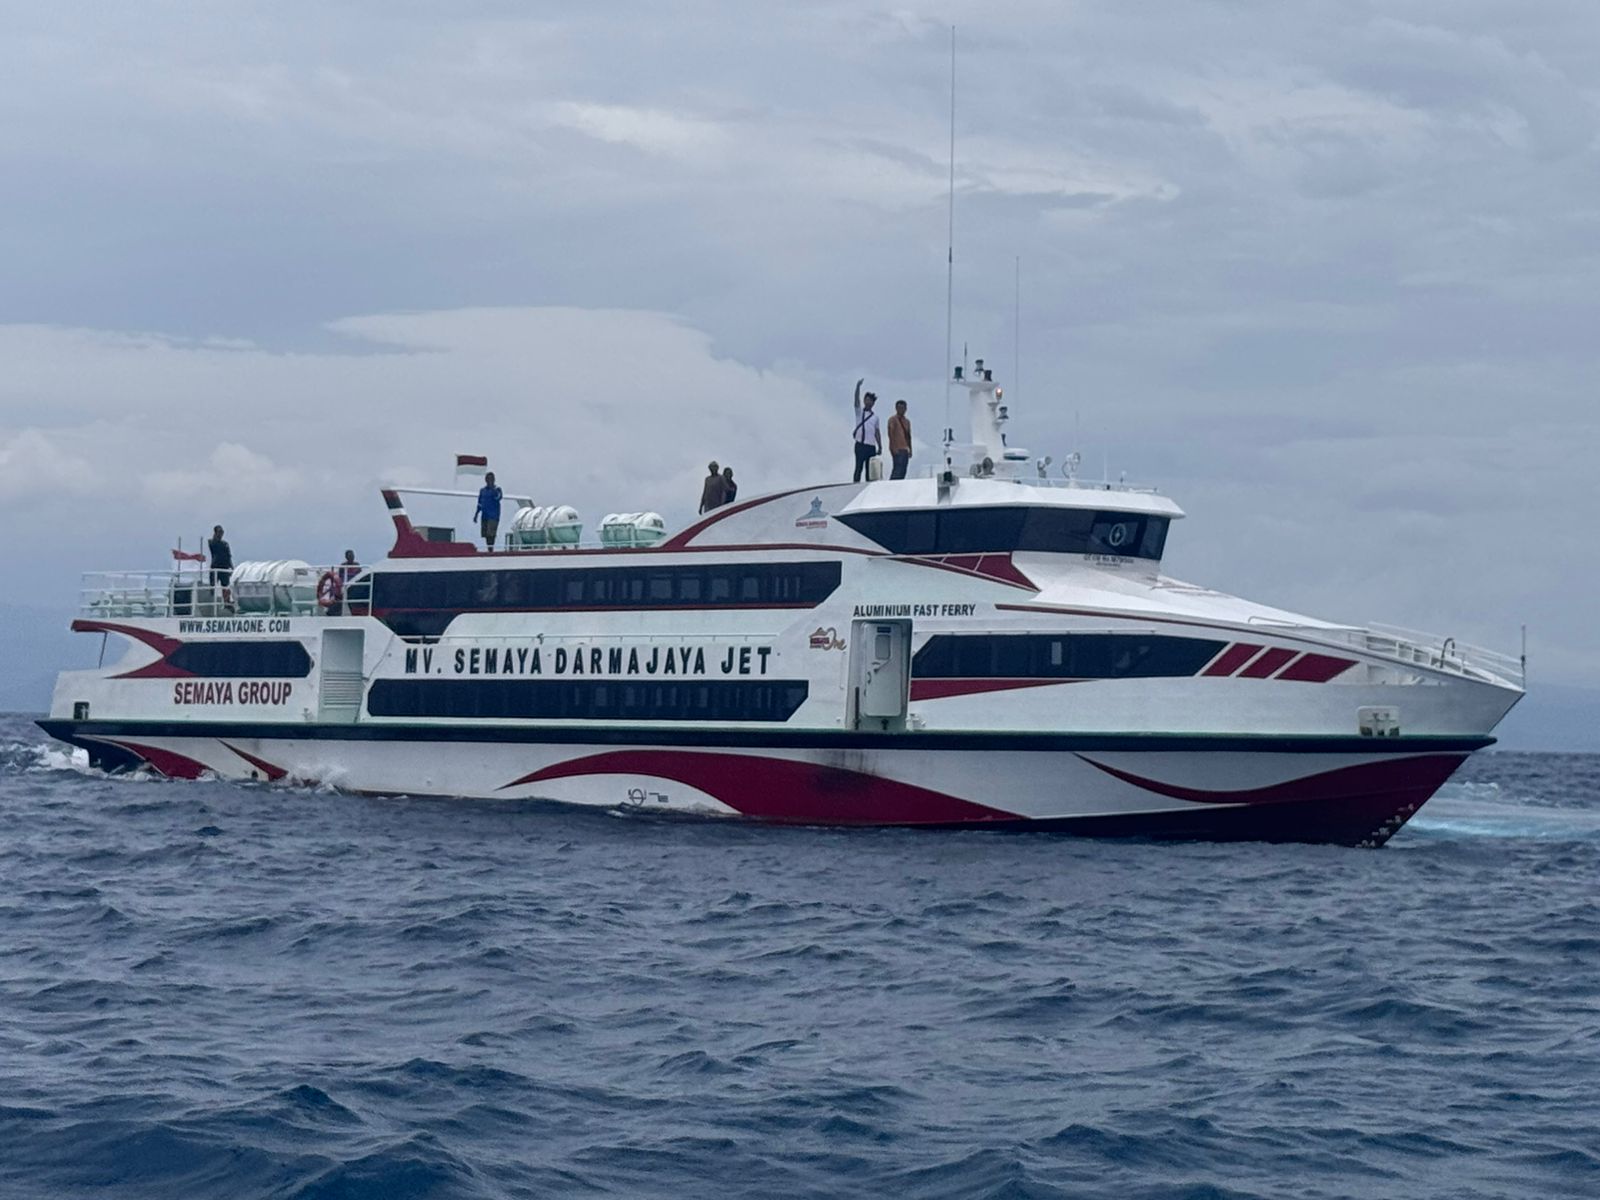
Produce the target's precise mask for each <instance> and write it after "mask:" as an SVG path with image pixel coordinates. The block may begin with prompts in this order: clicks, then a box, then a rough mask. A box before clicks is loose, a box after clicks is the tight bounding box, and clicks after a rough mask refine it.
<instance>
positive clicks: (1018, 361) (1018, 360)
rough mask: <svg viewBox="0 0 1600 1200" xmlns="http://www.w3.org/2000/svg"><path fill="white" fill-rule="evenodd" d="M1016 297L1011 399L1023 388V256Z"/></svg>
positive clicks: (1012, 341)
mask: <svg viewBox="0 0 1600 1200" xmlns="http://www.w3.org/2000/svg"><path fill="white" fill-rule="evenodd" d="M1016 288H1017V290H1016V297H1015V300H1014V307H1013V310H1012V312H1013V315H1012V318H1011V399H1012V400H1015V399H1016V398H1017V393H1018V392H1019V391H1020V390H1021V388H1022V255H1020V254H1019V255H1017V279H1016Z"/></svg>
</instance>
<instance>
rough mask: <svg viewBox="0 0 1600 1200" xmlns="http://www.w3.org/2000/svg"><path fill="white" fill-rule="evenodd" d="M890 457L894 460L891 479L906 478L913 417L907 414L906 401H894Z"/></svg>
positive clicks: (890, 433) (890, 422) (890, 434)
mask: <svg viewBox="0 0 1600 1200" xmlns="http://www.w3.org/2000/svg"><path fill="white" fill-rule="evenodd" d="M889 457H890V458H891V459H893V460H894V469H893V470H892V471H890V472H889V478H890V479H904V478H905V477H906V464H908V463H909V462H910V461H911V419H910V418H909V417H907V416H906V402H905V401H904V400H896V401H895V402H894V416H892V417H890V418H889Z"/></svg>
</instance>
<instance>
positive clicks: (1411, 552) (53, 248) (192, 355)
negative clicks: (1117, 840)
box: [0, 0, 1600, 707]
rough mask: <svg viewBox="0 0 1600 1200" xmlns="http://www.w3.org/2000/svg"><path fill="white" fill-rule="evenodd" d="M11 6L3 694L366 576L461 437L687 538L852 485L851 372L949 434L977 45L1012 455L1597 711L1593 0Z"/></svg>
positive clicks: (1223, 577) (0, 131)
mask: <svg viewBox="0 0 1600 1200" xmlns="http://www.w3.org/2000/svg"><path fill="white" fill-rule="evenodd" d="M0 15H3V17H4V20H5V25H6V30H7V36H6V37H5V38H4V39H3V41H0V264H3V270H0V512H3V514H4V521H3V528H0V551H3V553H4V555H5V561H6V562H7V563H8V564H25V565H26V572H25V574H24V575H23V577H22V578H23V579H24V580H25V586H23V587H18V586H17V585H16V583H15V582H14V583H13V586H12V587H10V588H8V589H7V595H6V596H5V597H4V598H3V600H0V604H4V605H5V606H6V613H7V616H8V619H10V620H13V621H15V622H16V625H15V628H18V629H22V630H24V631H25V632H27V634H28V636H27V638H26V639H25V640H26V644H25V645H24V644H18V643H17V642H14V641H13V642H11V643H10V644H8V645H7V646H6V648H5V649H4V650H0V667H4V668H5V676H6V678H5V680H4V681H3V682H0V706H3V705H5V704H9V705H12V706H17V707H38V706H39V705H42V703H43V701H44V697H43V695H42V694H41V695H39V696H38V697H37V698H36V699H35V698H34V693H35V692H36V691H39V689H40V686H41V685H40V682H39V681H40V680H42V679H43V677H44V675H45V673H46V672H47V671H48V670H49V669H50V668H51V667H53V665H54V661H55V659H56V658H57V657H58V656H59V653H60V646H61V640H60V639H59V638H58V637H57V635H56V634H55V633H54V630H56V629H57V628H59V626H60V625H61V624H62V623H63V620H64V618H65V617H66V616H67V615H68V612H69V609H70V607H71V605H72V604H73V602H74V599H75V595H74V593H75V589H76V587H77V576H78V573H79V572H80V571H82V570H86V569H91V568H96V567H136V566H145V565H152V566H154V565H159V564H160V563H161V562H162V560H163V558H164V556H165V555H166V552H167V550H168V548H169V547H170V546H171V545H172V541H173V539H174V537H176V536H178V535H180V534H181V535H183V536H184V537H185V540H186V542H188V543H192V542H193V540H194V538H195V537H196V535H197V534H198V533H199V531H200V530H202V529H203V528H206V527H208V526H210V525H211V524H212V523H213V522H214V521H220V522H222V523H223V524H225V525H226V526H227V527H228V529H229V535H230V539H231V540H232V542H233V544H234V548H235V555H236V557H239V558H275V557H285V556H294V557H304V558H307V559H310V560H312V561H319V560H320V561H326V560H330V559H331V558H332V557H334V556H335V554H336V552H337V551H339V550H342V549H343V548H344V547H345V546H347V545H350V546H354V547H355V548H356V549H357V550H358V552H359V553H360V554H361V556H362V557H363V558H364V559H371V558H373V557H376V556H378V555H380V554H381V553H382V551H383V550H384V548H385V547H386V545H387V538H386V534H385V524H386V523H385V520H384V516H383V510H382V507H381V504H380V502H379V501H378V498H377V496H376V492H375V490H374V489H375V486H376V484H377V482H378V481H379V480H380V479H384V478H394V479H401V480H411V481H422V480H434V481H442V482H448V475H449V465H450V456H451V455H452V454H454V453H455V452H457V451H464V452H465V451H473V452H487V453H489V454H490V455H491V458H492V460H493V464H494V465H495V466H496V468H497V469H498V472H499V474H500V475H501V478H502V481H503V482H505V483H507V484H510V485H512V486H513V487H514V488H516V489H518V490H527V491H531V492H533V493H535V494H537V495H539V496H540V497H543V498H548V499H550V500H552V501H561V502H570V503H573V504H576V505H577V506H578V507H579V508H580V510H582V511H583V512H584V513H585V514H586V515H589V516H590V517H591V519H592V518H594V517H598V516H599V515H600V514H602V513H604V512H607V511H611V510H615V509H636V508H657V509H659V510H660V511H662V512H664V513H666V514H667V516H668V518H669V520H672V521H678V520H682V519H683V518H685V517H687V516H688V515H689V514H690V512H691V510H692V505H693V502H694V501H695V499H696V498H697V495H698V485H697V482H696V479H697V476H698V474H699V473H700V472H701V471H702V470H703V465H702V464H703V463H704V461H705V460H706V458H708V457H711V456H715V457H717V458H719V459H721V460H722V461H724V462H731V463H733V464H734V466H735V469H736V471H737V472H738V474H739V476H740V479H741V481H742V482H743V485H744V488H745V490H746V493H747V494H748V493H749V492H752V491H759V490H766V489H767V488H769V487H778V486H784V485H800V484H804V483H808V482H814V481H818V480H821V479H826V478H830V477H837V476H838V475H839V474H840V473H841V472H842V471H844V470H845V469H846V468H847V461H848V457H849V446H848V440H849V439H848V428H849V408H848V399H849V391H850V387H851V385H852V384H853V382H854V380H855V379H856V378H857V377H858V376H862V375H864V376H866V377H867V378H868V379H869V380H872V381H874V382H875V383H877V384H878V385H879V386H878V389H877V390H878V391H879V392H880V393H881V394H884V395H886V396H901V395H903V396H905V397H906V398H907V399H908V400H909V401H910V403H911V406H912V411H913V416H914V418H916V420H917V422H918V425H917V428H918V433H919V434H920V435H922V436H923V437H925V438H929V439H932V438H934V437H936V436H937V430H938V428H939V426H940V425H941V423H942V422H941V412H942V405H943V393H942V390H941V387H940V384H939V382H938V375H939V372H940V369H941V365H942V359H943V348H944V247H945V207H944V205H945V188H946V182H947V175H946V172H947V169H948V168H947V162H946V155H947V152H948V126H947V121H948V113H949V107H948V106H949V95H948V70H949V27H950V25H951V24H952V23H953V24H955V25H956V26H957V28H958V38H959V45H960V56H959V68H958V70H959V77H960V85H959V96H960V101H959V104H960V112H959V119H958V123H957V125H958V127H957V151H958V164H957V169H956V187H957V215H956V223H957V250H956V296H957V304H956V337H957V341H958V343H963V342H964V343H966V344H968V345H969V346H970V347H971V352H972V354H973V355H975V356H976V355H986V356H988V357H989V358H990V359H991V360H992V361H994V362H995V363H997V364H998V365H999V366H1000V372H999V374H1000V375H1001V376H1004V377H1005V378H1006V379H1007V380H1008V381H1010V382H1011V383H1012V387H1011V389H1010V394H1011V396H1012V398H1014V399H1015V401H1016V404H1015V414H1016V418H1017V419H1016V420H1015V422H1014V423H1013V427H1012V428H1013V430H1014V436H1015V438H1016V440H1019V441H1022V442H1024V443H1025V444H1027V445H1028V446H1029V447H1030V448H1032V449H1033V450H1035V451H1036V452H1050V453H1053V454H1055V455H1056V456H1057V457H1058V458H1059V457H1061V456H1062V455H1063V454H1064V452H1066V451H1068V450H1070V449H1071V448H1072V447H1073V446H1074V444H1076V445H1077V446H1078V448H1079V449H1080V450H1081V451H1082V452H1083V454H1084V457H1085V460H1086V462H1087V463H1088V464H1089V465H1090V466H1092V467H1093V468H1095V470H1096V471H1098V470H1099V469H1100V468H1101V467H1102V465H1107V466H1109V469H1110V471H1111V473H1112V474H1113V476H1115V475H1116V474H1118V473H1120V472H1123V471H1126V472H1127V473H1128V475H1129V477H1130V478H1131V479H1136V480H1139V481H1143V482H1148V483H1150V484H1152V485H1155V486H1159V487H1160V488H1161V489H1162V490H1163V491H1165V492H1167V493H1169V494H1171V495H1172V496H1174V497H1175V498H1176V499H1177V500H1178V502H1179V503H1180V504H1182V505H1183V506H1184V507H1185V508H1186V509H1187V511H1188V512H1189V514H1190V516H1189V519H1188V520H1187V521H1185V522H1184V523H1183V524H1182V525H1181V526H1179V527H1178V528H1177V529H1176V530H1175V531H1174V536H1173V538H1172V540H1171V542H1170V543H1169V556H1168V567H1169V569H1170V570H1171V572H1172V573H1173V574H1176V575H1179V576H1181V577H1186V578H1190V579H1194V580H1197V581H1200V582H1204V583H1207V584H1210V585H1213V586H1216V587H1220V588H1223V589H1225V590H1229V591H1235V592H1239V593H1241V594H1244V595H1248V596H1252V597H1256V598H1259V599H1262V600H1265V601H1268V602H1272V603H1276V604H1280V605H1284V606H1286V607H1290V608H1296V609H1301V610H1305V611H1310V612H1313V613H1315V614H1318V615H1321V616H1327V617H1332V618H1337V619H1347V620H1354V621H1363V620H1367V619H1378V620H1386V621H1391V622H1394V623H1397V624H1402V625H1408V626H1413V627H1419V628H1422V629H1428V630H1437V631H1438V632H1440V633H1441V634H1454V635H1456V636H1457V637H1458V638H1461V639H1463V640H1467V641H1476V642H1483V643H1487V644H1490V645H1493V646H1496V647H1499V648H1503V649H1507V650H1514V649H1515V648H1516V644H1517V636H1518V635H1517V630H1518V626H1519V625H1520V624H1522V623H1524V622H1526V623H1527V625H1528V626H1529V630H1530V632H1529V645H1530V653H1531V657H1532V663H1533V669H1534V672H1535V677H1536V678H1541V679H1543V680H1546V681H1548V682H1550V683H1552V684H1556V685H1560V686H1565V687H1569V688H1596V687H1600V633H1597V631H1596V622H1595V618H1594V609H1595V604H1594V600H1593V593H1594V590H1595V587H1596V584H1597V582H1600V569H1597V568H1596V566H1595V564H1594V552H1595V549H1596V545H1597V538H1596V536H1595V533H1594V532H1593V530H1592V528H1591V525H1590V522H1591V521H1592V520H1593V519H1594V515H1595V508H1596V504H1595V500H1596V491H1597V488H1596V483H1595V477H1596V470H1595V463H1596V461H1597V459H1600V434H1597V430H1600V418H1597V417H1596V414H1595V404H1594V398H1593V392H1594V390H1595V384H1596V379H1597V375H1600V373H1597V370H1596V368H1597V366H1600V338H1597V335H1596V324H1597V323H1596V311H1597V303H1596V297H1597V296H1600V172H1597V165H1600V156H1597V120H1596V117H1597V106H1600V75H1597V66H1600V9H1597V8H1596V6H1595V5H1594V3H1593V0H1538V2H1536V3H1529V2H1528V0H1386V2H1383V3H1367V2H1363V0H1297V2H1295V3H1283V2H1281V0H1186V2H1184V3H1176V2H1174V3H1166V4H1154V3H1152V4H1127V3H1113V2H1111V0H1093V2H1089V0H1084V2H1073V0H1049V2H1044V3H1033V2H1028V0H987V2H985V3H982V4H978V3H967V2H964V0H952V2H949V3H941V4H937V5H921V4H915V3H910V4H902V5H898V6H887V7H878V6H875V5H873V4H870V3H849V4H844V3H803V2H798V0H797V2H794V3H788V4H783V5H762V6H752V5H748V4H731V3H726V4H719V3H710V2H704V3H696V2H680V3H660V2H657V3H651V4H642V3H639V4H635V3H628V2H615V3H610V4H606V5H592V4H570V3H565V4H564V3H554V2H552V3H513V2H510V0H505V2H490V0H482V2H478V3H471V2H466V0H463V2H460V3H454V4H449V5H439V4H424V3H420V2H413V0H381V2H380V0H365V2H361V0H346V2H344V3H340V4H326V3H310V2H299V3H297V2H289V0H286V2H282V3H275V4H271V5H265V4H263V5H255V6H241V5H227V6H218V5H213V4H203V3H198V2H195V3H185V2H181V0H170V2H152V3H147V4H141V5H98V6H79V5H39V4H20V3H18V4H12V3H5V4H0ZM1018 260H1020V274H1021V298H1022V303H1021V327H1020V343H1021V356H1020V375H1019V377H1018V378H1016V379H1014V380H1013V379H1011V376H1012V375H1013V374H1015V373H1016V372H1015V371H1014V368H1013V357H1014V345H1015V342H1016V335H1017V332H1018V331H1017V328H1016V325H1015V322H1014V316H1013V309H1014V305H1013V299H1014V288H1015V281H1016V271H1017V263H1018ZM1075 439H1076V440H1075ZM461 515H462V516H463V517H464V516H465V515H466V514H465V513H463V514H461ZM463 523H464V522H463ZM13 578H14V579H15V578H16V577H15V576H14V577H13ZM80 640H81V639H80Z"/></svg>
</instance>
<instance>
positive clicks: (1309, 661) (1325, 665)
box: [1278, 654, 1356, 683]
mask: <svg viewBox="0 0 1600 1200" xmlns="http://www.w3.org/2000/svg"><path fill="white" fill-rule="evenodd" d="M1355 665H1356V660H1355V659H1353V658H1335V657H1334V656H1333V655H1331V654H1302V655H1301V656H1300V658H1299V659H1298V660H1297V661H1295V662H1292V663H1290V664H1289V665H1288V666H1287V667H1285V668H1284V669H1283V671H1281V672H1280V673H1279V675H1278V678H1279V679H1293V680H1296V681H1297V682H1299V683H1327V682H1328V680H1330V679H1332V678H1334V677H1335V676H1337V675H1343V674H1344V673H1345V672H1346V671H1348V670H1349V669H1350V668H1351V667H1353V666H1355Z"/></svg>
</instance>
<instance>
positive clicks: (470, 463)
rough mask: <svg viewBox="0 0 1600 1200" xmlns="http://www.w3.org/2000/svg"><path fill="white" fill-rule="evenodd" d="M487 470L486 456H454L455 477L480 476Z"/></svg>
mask: <svg viewBox="0 0 1600 1200" xmlns="http://www.w3.org/2000/svg"><path fill="white" fill-rule="evenodd" d="M488 469H489V456H488V455H486V454H458V455H456V474H457V475H482V474H483V473H484V472H485V471H487V470H488Z"/></svg>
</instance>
